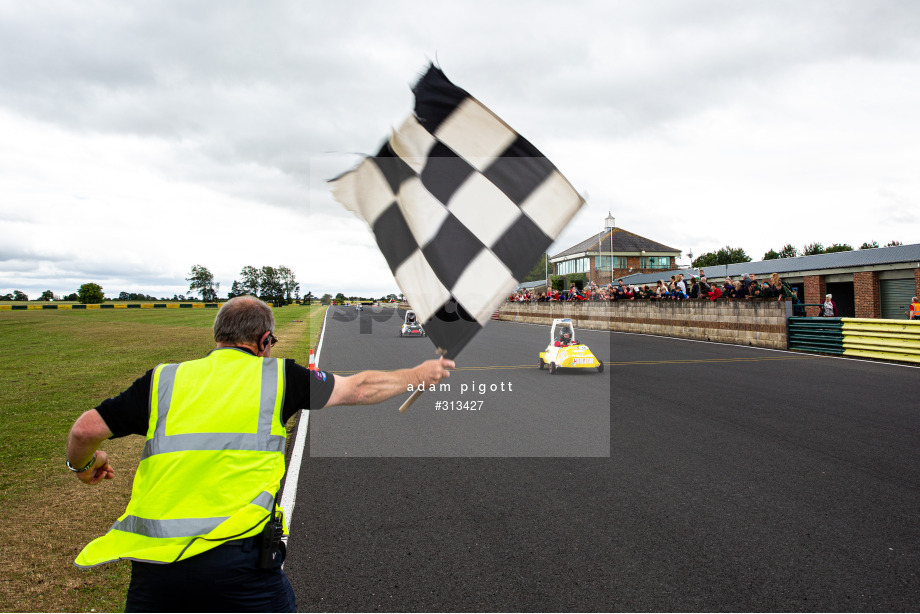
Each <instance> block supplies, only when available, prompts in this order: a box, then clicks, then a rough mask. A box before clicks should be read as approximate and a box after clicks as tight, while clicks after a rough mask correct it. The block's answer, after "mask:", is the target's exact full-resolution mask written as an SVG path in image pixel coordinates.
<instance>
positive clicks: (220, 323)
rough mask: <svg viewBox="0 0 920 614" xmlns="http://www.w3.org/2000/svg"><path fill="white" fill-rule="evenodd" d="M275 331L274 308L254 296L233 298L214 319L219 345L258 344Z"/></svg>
mask: <svg viewBox="0 0 920 614" xmlns="http://www.w3.org/2000/svg"><path fill="white" fill-rule="evenodd" d="M274 330H275V315H274V314H273V313H272V308H271V307H269V306H268V305H267V304H265V303H264V302H263V301H260V300H259V299H257V298H256V297H254V296H249V295H245V296H235V297H233V298H232V299H230V300H229V301H227V302H226V303H224V305H223V307H221V308H220V311H218V312H217V317H216V318H214V341H216V342H217V343H229V344H240V343H254V344H258V343H259V341H260V339H261V338H262V335H264V334H265V332H266V331H274Z"/></svg>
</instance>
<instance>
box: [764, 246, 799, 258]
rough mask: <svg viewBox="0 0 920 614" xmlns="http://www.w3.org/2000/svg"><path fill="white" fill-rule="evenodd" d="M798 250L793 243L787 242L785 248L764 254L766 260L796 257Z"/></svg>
mask: <svg viewBox="0 0 920 614" xmlns="http://www.w3.org/2000/svg"><path fill="white" fill-rule="evenodd" d="M798 255H799V253H798V250H797V249H795V247H794V246H793V245H792V244H791V243H786V244H785V245H784V246H783V249H781V250H779V251H778V252H777V251H774V250H772V249H771V250H770V251H768V252H767V253H766V254H764V255H763V259H764V260H776V259H778V258H795V257H796V256H798Z"/></svg>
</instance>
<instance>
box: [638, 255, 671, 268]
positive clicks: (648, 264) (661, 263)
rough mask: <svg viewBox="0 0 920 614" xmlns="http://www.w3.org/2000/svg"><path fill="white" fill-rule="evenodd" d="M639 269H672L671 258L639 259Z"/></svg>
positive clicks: (652, 257)
mask: <svg viewBox="0 0 920 614" xmlns="http://www.w3.org/2000/svg"><path fill="white" fill-rule="evenodd" d="M639 267H640V268H643V269H670V268H671V258H670V256H646V257H644V258H640V259H639Z"/></svg>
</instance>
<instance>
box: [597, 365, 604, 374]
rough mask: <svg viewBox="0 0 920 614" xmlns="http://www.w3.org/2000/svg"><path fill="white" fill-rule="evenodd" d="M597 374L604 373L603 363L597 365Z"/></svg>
mask: <svg viewBox="0 0 920 614" xmlns="http://www.w3.org/2000/svg"><path fill="white" fill-rule="evenodd" d="M597 372H598V373H603V372H604V363H600V364H599V365H597Z"/></svg>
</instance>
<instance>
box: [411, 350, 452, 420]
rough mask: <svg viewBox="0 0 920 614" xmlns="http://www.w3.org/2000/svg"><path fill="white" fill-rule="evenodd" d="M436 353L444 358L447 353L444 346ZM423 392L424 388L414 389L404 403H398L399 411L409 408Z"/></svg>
mask: <svg viewBox="0 0 920 614" xmlns="http://www.w3.org/2000/svg"><path fill="white" fill-rule="evenodd" d="M437 353H438V356H440V357H441V358H444V356H445V355H446V354H447V350H445V349H444V348H438V349H437ZM423 392H424V390H416V391H415V392H413V393H412V394H411V395H409V398H408V399H406V401H405V403H403V404H402V405H400V407H399V412H400V413H403V412H405V411H406V410H407V409H409V406H410V405H412V404H413V403H415V400H416V399H418V398H419V397H420V396H422V393H423Z"/></svg>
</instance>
